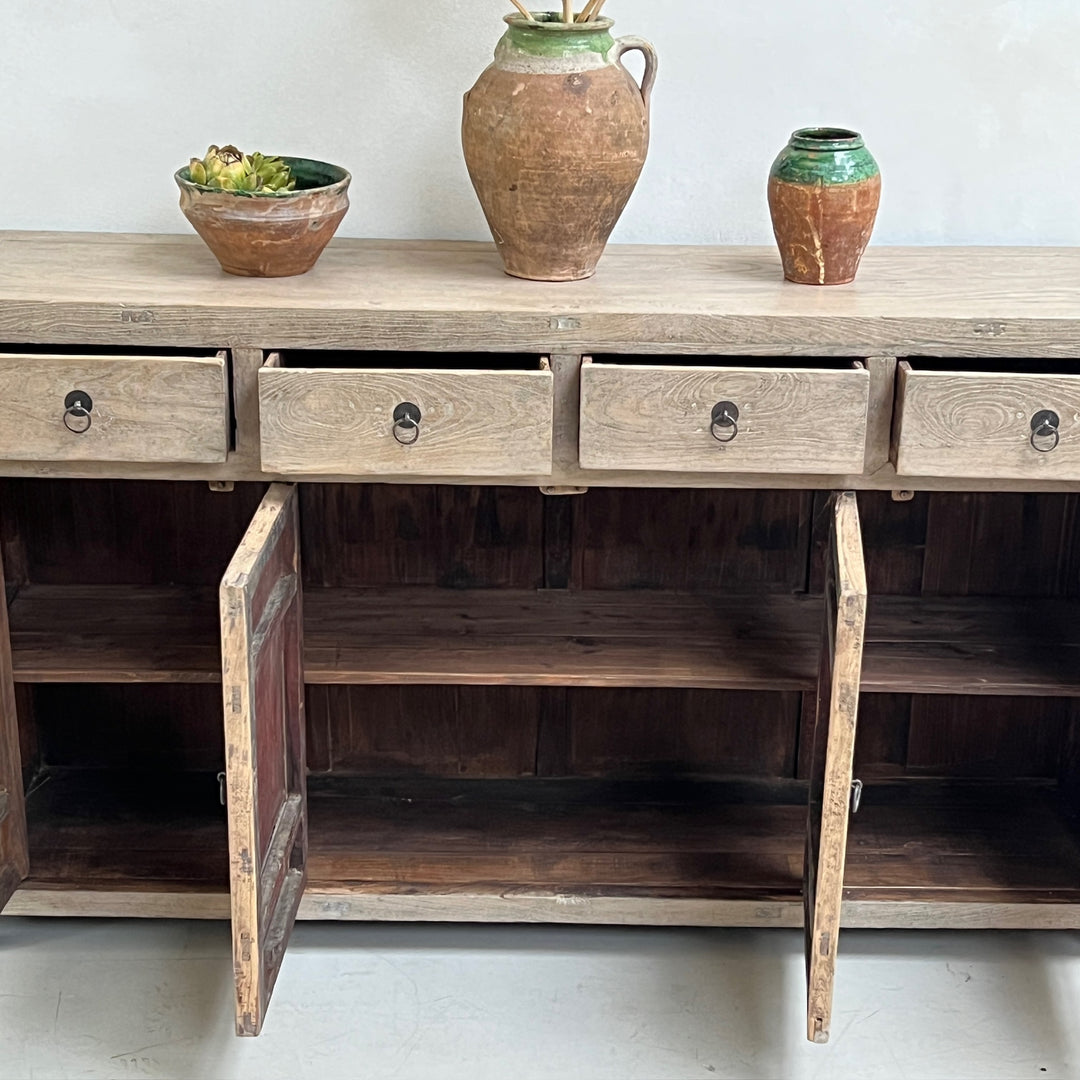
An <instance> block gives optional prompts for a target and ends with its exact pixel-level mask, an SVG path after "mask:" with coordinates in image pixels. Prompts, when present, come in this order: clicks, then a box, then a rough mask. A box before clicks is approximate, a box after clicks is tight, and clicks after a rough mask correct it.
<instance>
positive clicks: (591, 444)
mask: <svg viewBox="0 0 1080 1080" xmlns="http://www.w3.org/2000/svg"><path fill="white" fill-rule="evenodd" d="M869 392H870V376H869V374H868V373H867V371H866V369H865V368H864V367H863V366H861V365H858V366H856V365H854V364H853V365H851V368H850V370H837V369H836V368H835V367H833V368H827V367H823V368H820V369H811V368H798V369H796V368H791V369H784V368H782V367H772V366H766V367H760V368H754V367H750V366H746V367H741V366H721V365H717V366H715V367H713V366H708V367H704V366H678V365H675V364H672V365H663V366H647V365H637V364H635V365H620V364H611V363H589V364H583V365H582V369H581V435H580V457H581V464H582V466H583V467H584V468H586V469H647V470H651V471H660V472H663V471H671V472H694V471H697V472H755V473H773V472H793V471H804V470H806V469H807V467H808V465H810V463H813V464H812V466H811V467H812V468H813V469H815V470H820V471H821V472H823V473H842V472H861V471H862V469H863V459H864V457H865V454H866V413H867V403H868V400H869ZM725 401H729V402H732V403H734V404H735V405H736V407H737V408H738V410H739V412H738V432H737V434H736V435H735V437H734V439H732V441H730V442H720V441H718V440H717V439H716V438H714V437H713V434H712V431H711V427H712V412H713V408H714V406H716V405H717V404H718V403H720V402H725ZM734 430H735V429H734V428H729V429H727V430H724V429H721V434H722V435H723V436H724V438H727V437H728V435H729V434H730V433H731V432H733V431H734Z"/></svg>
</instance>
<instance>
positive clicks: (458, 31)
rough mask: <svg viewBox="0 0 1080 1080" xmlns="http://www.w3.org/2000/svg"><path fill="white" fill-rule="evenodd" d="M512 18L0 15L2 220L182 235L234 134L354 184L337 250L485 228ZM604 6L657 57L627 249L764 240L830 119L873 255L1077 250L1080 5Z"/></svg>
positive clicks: (430, 12)
mask: <svg viewBox="0 0 1080 1080" xmlns="http://www.w3.org/2000/svg"><path fill="white" fill-rule="evenodd" d="M510 6H511V5H510V3H509V2H508V0H410V2H409V3H400V2H399V3H394V2H393V0H381V2H378V3H376V2H375V0H288V2H285V0H224V2H223V0H0V155H2V156H0V195H2V199H0V228H25V229H39V228H46V229H93V230H117V231H148V232H152V231H163V232H185V231H187V225H186V223H185V222H184V220H183V218H182V217H181V215H180V212H179V210H178V209H177V207H176V192H175V190H174V188H173V183H172V179H171V174H172V172H173V170H174V169H175V168H176V167H178V166H179V165H181V164H183V163H185V162H186V160H187V159H188V158H189V157H190V156H191V155H192V154H195V153H202V152H203V151H204V150H205V147H206V145H207V144H208V143H210V142H220V143H224V142H236V143H238V144H240V145H242V146H243V147H245V148H250V149H263V150H267V151H274V152H279V153H292V154H298V155H307V156H312V157H322V158H325V159H328V160H331V161H334V162H338V163H340V164H343V165H345V166H347V167H348V168H349V169H351V170H352V172H353V175H354V177H355V180H354V188H353V206H352V209H351V210H350V212H349V216H348V217H347V218H346V220H345V223H344V225H343V226H342V234H343V235H352V236H386V237H466V238H467V237H475V238H482V237H486V231H485V228H484V222H483V218H482V216H481V214H480V210H479V207H478V206H477V204H476V201H475V198H474V196H473V193H472V189H471V187H470V185H469V180H468V176H467V174H466V172H465V168H464V165H463V163H462V159H461V151H460V146H459V141H458V140H459V136H458V129H459V123H460V109H461V94H462V93H463V92H464V91H465V90H466V89H468V87H469V86H471V85H472V83H473V81H474V80H475V78H476V76H477V75H478V74H479V72H480V71H481V69H482V68H483V67H484V66H485V65H486V64H487V63H488V62H489V60H490V58H491V52H492V49H493V47H494V44H495V41H496V40H497V38H498V36H499V34H500V33H501V30H502V24H501V22H500V16H501V15H502V13H503V12H504V10H509V9H510ZM606 11H607V13H608V14H610V15H611V16H612V17H614V18H615V20H616V24H617V25H616V30H615V32H616V33H627V34H640V35H642V36H645V37H649V38H651V39H652V41H653V42H654V43H655V44H656V46H657V48H658V50H659V52H660V57H661V70H660V81H659V83H658V86H657V91H656V95H655V98H654V102H655V106H654V114H653V130H654V136H653V145H652V151H651V156H650V160H649V163H648V164H647V166H646V169H645V172H644V174H643V176H642V180H641V184H640V186H639V188H638V190H637V192H636V194H635V196H634V198H633V200H632V201H631V203H630V206H629V208H628V209H627V212H626V214H625V216H624V218H623V221H622V222H621V224H620V226H619V229H618V232H617V233H616V236H615V238H614V239H615V240H619V241H646V242H688V243H712V242H766V241H769V240H771V233H770V231H769V224H768V214H767V209H766V206H765V201H764V188H765V178H766V175H767V173H768V168H769V165H770V163H771V161H772V159H773V157H774V156H775V154H776V153H777V151H778V150H779V148H780V147H781V145H782V144H783V143H784V142H785V141H786V138H787V135H788V133H789V132H790V131H791V129H793V128H795V127H798V126H803V125H807V124H814V123H827V124H841V125H846V126H850V127H855V128H857V129H859V130H861V131H863V132H864V134H865V135H866V138H867V142H868V144H869V146H870V147H871V149H872V150H873V151H874V153H875V154H876V156H877V157H878V160H879V161H880V163H881V166H882V170H883V174H884V181H885V195H884V203H883V207H882V213H881V217H880V219H879V226H878V233H877V236H876V239H877V241H878V242H882V243H918V244H934V243H959V244H968V243H991V244H999V243H1005V244H1023V243H1033V244H1080V0H906V2H900V0H813V2H811V0H757V2H753V0H726V2H723V3H720V2H717V0H697V2H691V0H652V2H649V0H609V2H608V6H607V9H606ZM635 59H636V58H635ZM630 62H631V64H632V63H633V60H631V61H630Z"/></svg>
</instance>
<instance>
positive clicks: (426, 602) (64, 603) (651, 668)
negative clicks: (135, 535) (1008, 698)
mask: <svg viewBox="0 0 1080 1080" xmlns="http://www.w3.org/2000/svg"><path fill="white" fill-rule="evenodd" d="M304 604H305V631H304V633H305V656H306V665H305V667H306V676H305V677H306V679H307V681H308V682H309V683H352V684H365V683H366V684H372V683H397V684H421V683H428V684H438V685H447V684H478V685H513V686H529V685H561V686H606V687H613V686H628V687H634V686H638V687H688V688H689V687H697V688H705V689H728V690H775V691H784V690H810V689H812V688H813V686H814V678H815V673H816V671H817V653H818V649H819V640H820V638H819V635H820V627H821V619H822V614H821V612H822V603H821V600H820V598H817V597H808V596H768V595H763V596H754V597H750V596H723V597H717V596H694V595H687V594H676V593H663V592H651V591H639V592H620V591H610V592H602V591H596V592H585V593H575V592H556V591H551V592H525V591H514V590H494V589H492V590H483V591H458V590H452V589H432V588H408V589H392V590H361V589H319V588H309V589H307V590H305V594H304ZM10 615H11V628H12V648H13V661H14V669H15V679H16V681H17V682H31V683H33V682H120V683H125V682H132V683H145V682H173V683H183V682H203V683H209V682H217V681H220V677H221V676H220V649H219V646H218V633H219V630H218V614H217V594H216V591H215V590H213V589H187V588H161V587H144V586H42V585H28V586H24V587H23V588H22V589H21V590H20V591H19V593H18V594H17V596H16V598H15V600H14V602H13V604H12V606H11V609H10ZM862 689H863V691H864V692H865V693H909V694H912V693H914V694H987V695H1014V696H1033V697H1035V696H1038V697H1064V696H1072V695H1080V603H1075V602H1069V601H1043V600H1034V601H1029V600H1024V601H1010V600H995V599H980V598H961V599H935V598H920V597H877V598H873V599H872V600H871V603H870V615H869V620H868V625H867V634H866V652H865V657H864V665H863V684H862Z"/></svg>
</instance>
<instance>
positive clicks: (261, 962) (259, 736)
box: [221, 484, 307, 1035]
mask: <svg viewBox="0 0 1080 1080" xmlns="http://www.w3.org/2000/svg"><path fill="white" fill-rule="evenodd" d="M301 618H302V612H301V589H300V548H299V523H298V515H297V506H296V488H295V487H293V486H292V485H289V484H274V485H272V486H271V488H270V490H269V491H268V492H267V494H266V497H265V498H264V499H263V501H262V503H261V504H260V506H259V509H258V511H257V512H256V514H255V517H254V518H253V519H252V522H251V525H250V527H249V528H248V531H247V533H245V535H244V539H243V541H242V542H241V544H240V547H239V549H238V550H237V552H236V555H235V556H234V557H233V560H232V562H231V563H230V564H229V568H228V570H226V572H225V577H224V579H223V580H222V582H221V671H222V684H223V689H224V696H225V773H226V786H227V792H228V795H227V802H228V807H229V862H230V872H231V878H232V935H233V968H234V971H235V975H236V1030H237V1033H238V1034H240V1035H257V1034H258V1033H259V1030H260V1028H261V1027H262V1022H263V1018H264V1017H265V1015H266V1007H267V1005H268V1004H269V1001H270V994H271V993H272V992H273V989H274V982H275V980H276V979H277V974H278V970H279V969H280V967H281V960H282V957H283V956H284V953H285V946H286V945H287V943H288V939H289V935H290V934H291V933H292V928H293V923H294V922H295V921H296V911H297V908H298V907H299V905H300V897H301V895H302V894H303V891H304V882H305V868H306V862H307V791H306V786H305V766H306V759H305V753H304V677H303V664H302V651H303V626H302V621H301Z"/></svg>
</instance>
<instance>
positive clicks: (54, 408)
mask: <svg viewBox="0 0 1080 1080" xmlns="http://www.w3.org/2000/svg"><path fill="white" fill-rule="evenodd" d="M1078 298H1080V251H1074V250H1063V249H1062V250H1059V249H1039V250H1006V249H955V250H933V249H923V250H873V251H871V252H870V253H869V255H868V256H867V258H866V261H865V263H864V266H863V270H862V273H861V276H860V279H859V281H858V282H857V283H856V284H855V285H854V286H851V287H845V288H841V289H820V290H819V289H809V288H800V287H798V286H793V285H789V284H786V283H784V282H783V281H782V280H780V275H779V272H778V263H777V258H776V255H775V253H774V252H773V251H771V250H765V249H756V248H728V249H716V248H692V247H685V248H647V247H638V248H614V249H612V250H611V252H610V253H609V254H608V255H607V256H606V257H605V259H604V261H603V263H602V264H601V269H600V273H599V274H598V275H597V277H596V278H595V279H594V280H592V281H588V282H583V283H578V284H574V285H555V284H552V285H546V284H536V283H528V282H522V281H516V280H513V279H510V278H507V277H505V276H504V275H503V274H502V273H501V271H500V269H499V266H498V261H497V256H496V255H495V254H494V252H493V250H492V249H491V248H490V246H489V245H483V244H460V243H392V242H370V241H363V242H362V241H344V240H343V241H337V242H335V243H333V244H332V245H331V246H330V248H329V249H328V250H327V252H326V254H325V255H324V257H323V259H322V261H321V262H320V264H319V266H318V267H317V268H316V270H315V271H313V272H312V273H311V274H309V275H308V276H306V277H304V278H297V279H284V280H276V281H272V280H266V281H264V280H249V279H233V278H228V277H226V276H224V275H222V274H221V273H220V272H219V271H218V270H217V268H216V264H214V263H213V260H212V258H211V256H210V255H209V254H208V253H207V252H206V250H205V249H204V248H203V247H202V246H201V244H200V242H199V241H197V240H196V239H194V238H187V237H145V236H102V235H93V236H91V235H75V234H28V233H0V343H2V344H0V402H2V404H0V567H2V572H3V579H4V581H5V586H4V591H5V597H6V601H7V602H6V604H5V605H0V818H2V820H0V902H2V901H6V909H5V910H6V912H7V913H9V914H19V915H31V914H35V915H102V916H140V917H184V918H231V920H232V924H233V940H234V960H235V971H236V986H237V1025H238V1031H240V1032H241V1033H243V1034H254V1033H257V1031H258V1030H259V1028H260V1026H261V1024H262V1022H263V1019H264V1016H265V1013H266V1008H267V1005H268V1002H269V999H270V995H271V992H272V989H273V984H274V979H275V976H276V974H277V970H278V968H279V966H280V964H281V961H282V957H283V954H284V952H285V949H286V945H287V942H288V937H289V931H290V929H291V926H292V924H293V922H294V920H295V919H296V918H298V917H299V918H310V919H397V920H462V921H467V920H471V921H490V922H496V921H506V922H568V923H618V924H657V925H702V926H785V927H794V926H800V925H806V926H807V954H808V971H809V997H808V1034H809V1036H810V1038H812V1039H814V1040H815V1041H819V1042H820V1041H825V1040H826V1039H827V1037H828V1031H829V1022H830V1011H831V1002H832V995H833V988H834V985H835V981H836V979H837V978H841V979H842V978H843V963H842V953H840V954H838V934H839V932H840V930H841V928H842V927H950V928H967V927H973V928H974V927H981V928H1046V929H1065V928H1073V929H1075V928H1077V927H1080V831H1078V828H1077V821H1076V816H1077V812H1078V811H1080V299H1078ZM856 713H857V714H858V716H857V717H856ZM856 719H857V723H856ZM856 811H857V812H856ZM804 912H805V914H804ZM838 955H839V957H840V959H839V960H838Z"/></svg>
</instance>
